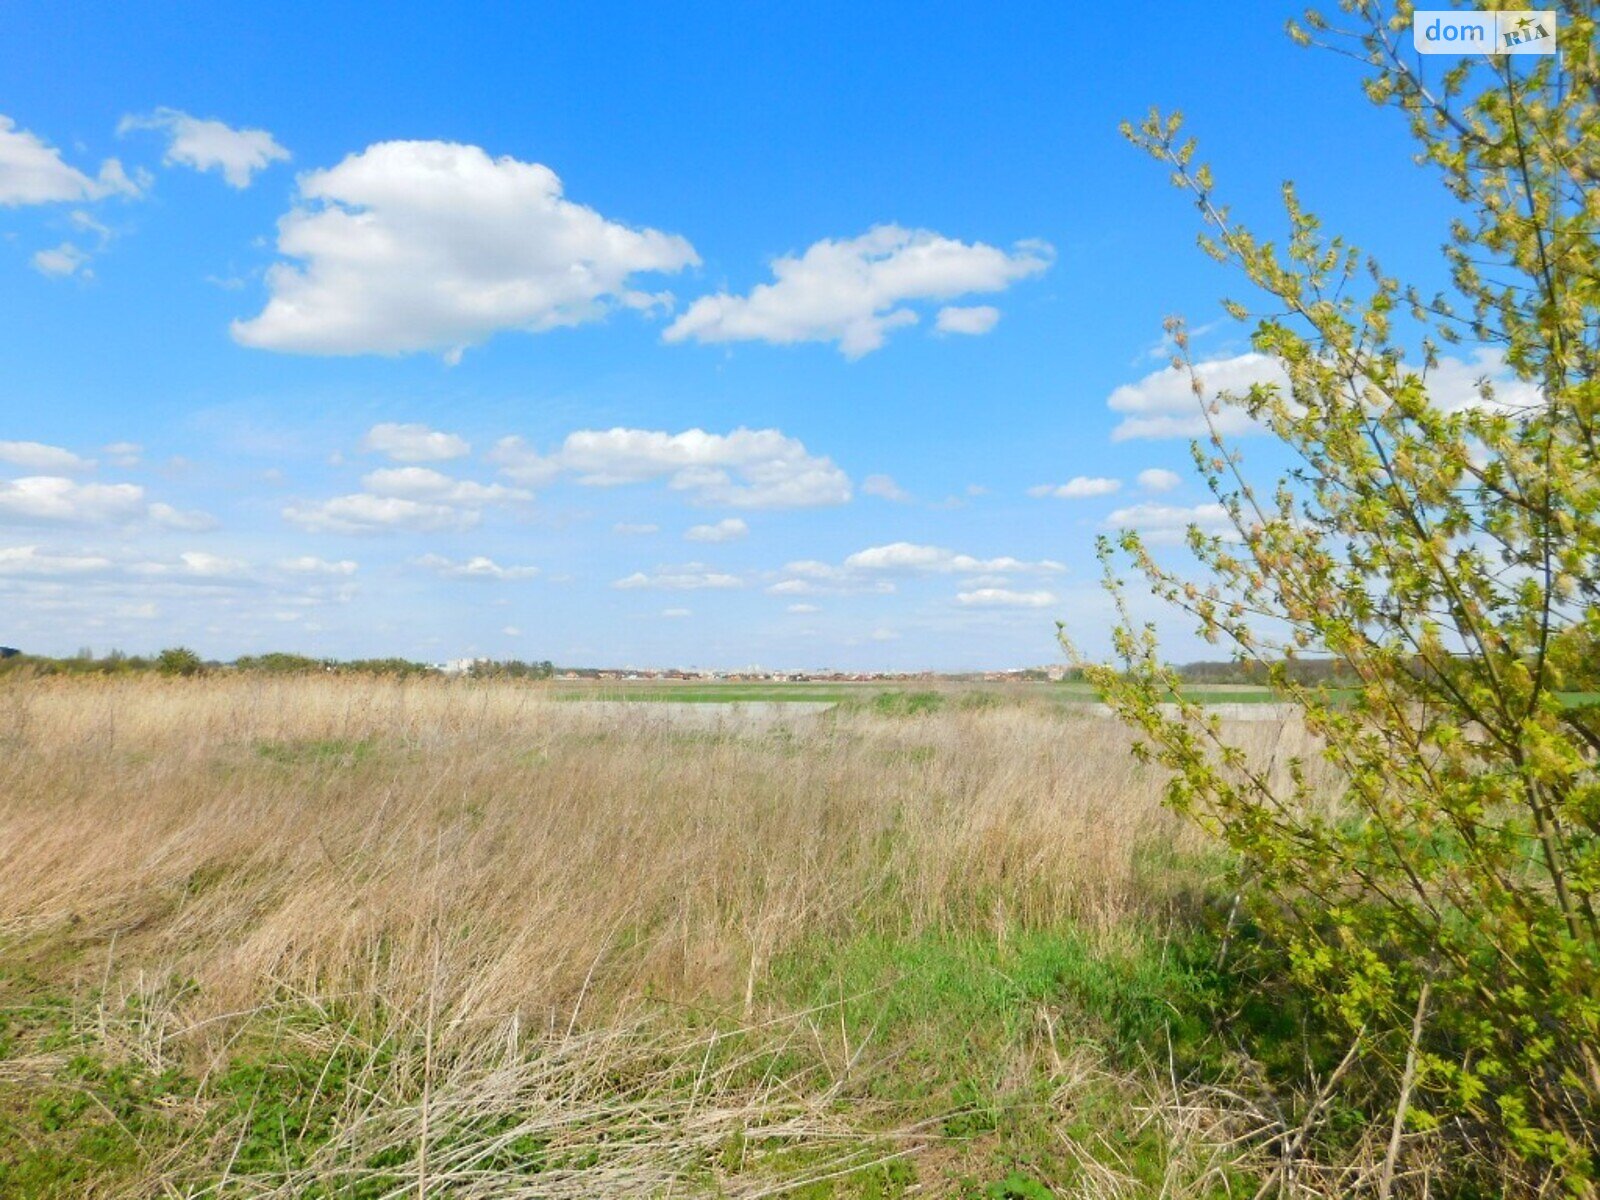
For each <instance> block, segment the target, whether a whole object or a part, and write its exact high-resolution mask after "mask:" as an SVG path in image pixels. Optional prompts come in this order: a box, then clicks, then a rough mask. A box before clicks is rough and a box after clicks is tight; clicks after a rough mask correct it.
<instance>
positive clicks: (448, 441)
mask: <svg viewBox="0 0 1600 1200" xmlns="http://www.w3.org/2000/svg"><path fill="white" fill-rule="evenodd" d="M361 448H362V449H363V450H369V451H376V452H377V453H379V454H385V455H388V457H390V458H392V459H394V461H395V462H404V463H419V462H443V461H444V460H445V459H450V458H464V457H466V456H467V455H468V454H471V453H472V445H471V443H469V442H468V441H467V439H466V438H464V437H461V436H459V435H458V434H454V433H442V432H440V431H439V430H437V429H429V428H428V427H427V426H426V425H397V424H395V423H394V422H384V423H383V424H381V425H374V426H373V427H372V428H371V429H369V430H367V435H366V437H364V438H362V439H361Z"/></svg>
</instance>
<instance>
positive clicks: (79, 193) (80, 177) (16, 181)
mask: <svg viewBox="0 0 1600 1200" xmlns="http://www.w3.org/2000/svg"><path fill="white" fill-rule="evenodd" d="M113 194H121V195H125V196H137V195H138V194H139V187H138V185H137V184H136V183H134V181H133V180H131V179H129V178H128V176H127V174H126V173H125V172H124V171H123V169H122V164H121V163H120V162H118V161H117V160H116V159H114V158H108V159H106V161H105V162H104V163H103V164H102V165H101V167H100V173H99V175H98V176H97V177H93V178H91V177H90V176H88V175H86V174H84V173H83V172H82V171H80V170H78V168H76V167H73V166H69V165H68V164H67V163H66V162H65V161H63V159H62V157H61V151H59V150H57V149H56V148H55V147H54V146H52V145H50V144H49V143H48V142H46V141H44V140H43V139H41V138H40V137H38V136H37V135H36V134H33V133H30V132H28V131H27V130H26V129H18V128H17V124H16V122H15V121H14V120H12V119H11V118H10V117H4V116H0V205H4V206H6V207H8V208H15V207H17V206H19V205H23V204H52V203H65V202H70V201H74V200H99V199H102V198H103V197H106V196H110V195H113Z"/></svg>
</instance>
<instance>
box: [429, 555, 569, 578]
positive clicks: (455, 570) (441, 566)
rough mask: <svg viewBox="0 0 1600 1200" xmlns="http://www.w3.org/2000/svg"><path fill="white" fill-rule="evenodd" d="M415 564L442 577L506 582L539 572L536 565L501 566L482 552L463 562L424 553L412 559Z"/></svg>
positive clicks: (530, 576)
mask: <svg viewBox="0 0 1600 1200" xmlns="http://www.w3.org/2000/svg"><path fill="white" fill-rule="evenodd" d="M414 561H415V563H416V565H417V566H419V567H422V568H423V569H424V570H427V571H432V572H433V573H434V574H435V575H438V576H439V577H441V578H443V579H484V580H493V581H496V582H507V581H511V580H517V579H532V578H533V577H534V576H535V575H537V574H538V573H539V568H538V567H508V566H502V565H500V564H499V563H497V562H495V561H494V559H492V558H487V557H485V556H484V555H482V554H475V555H473V556H472V557H471V558H469V559H466V560H465V561H463V562H455V561H452V560H451V559H448V558H445V557H444V556H443V555H439V554H424V555H423V556H422V557H421V558H418V559H415V560H414Z"/></svg>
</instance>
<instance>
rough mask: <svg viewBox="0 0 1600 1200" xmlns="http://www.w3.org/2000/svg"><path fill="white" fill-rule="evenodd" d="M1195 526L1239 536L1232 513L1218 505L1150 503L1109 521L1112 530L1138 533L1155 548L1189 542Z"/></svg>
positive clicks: (1121, 512)
mask: <svg viewBox="0 0 1600 1200" xmlns="http://www.w3.org/2000/svg"><path fill="white" fill-rule="evenodd" d="M1191 525H1196V526H1199V528H1200V530H1201V531H1202V532H1204V533H1208V534H1221V535H1222V536H1224V537H1232V536H1235V535H1236V533H1237V531H1236V530H1235V529H1234V528H1233V522H1232V520H1231V519H1230V518H1229V516H1228V510H1227V509H1225V508H1224V507H1223V506H1222V505H1220V504H1217V503H1215V502H1211V503H1207V504H1196V505H1192V506H1188V505H1178V504H1153V503H1149V502H1146V503H1142V504H1135V505H1133V506H1132V507H1131V508H1119V509H1117V510H1116V511H1115V512H1113V513H1112V514H1111V515H1110V516H1108V517H1107V518H1106V526H1107V527H1108V528H1111V529H1133V530H1137V531H1138V532H1139V533H1141V534H1143V535H1144V538H1145V540H1146V541H1147V542H1150V543H1152V544H1153V545H1177V544H1178V543H1180V542H1182V541H1184V540H1185V539H1186V537H1187V536H1188V531H1189V527H1190V526H1191Z"/></svg>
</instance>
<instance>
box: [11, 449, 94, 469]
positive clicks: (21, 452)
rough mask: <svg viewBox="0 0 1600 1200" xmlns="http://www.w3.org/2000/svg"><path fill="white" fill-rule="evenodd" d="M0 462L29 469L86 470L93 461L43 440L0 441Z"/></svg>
mask: <svg viewBox="0 0 1600 1200" xmlns="http://www.w3.org/2000/svg"><path fill="white" fill-rule="evenodd" d="M0 462H4V463H10V464H11V465H12V466H14V467H23V468H25V469H27V470H29V471H88V470H91V469H93V467H94V462H93V461H92V460H90V459H87V458H83V457H81V456H79V455H77V454H74V453H73V452H72V451H71V450H63V449H62V448H61V447H60V446H47V445H45V444H44V443H43V442H0Z"/></svg>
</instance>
